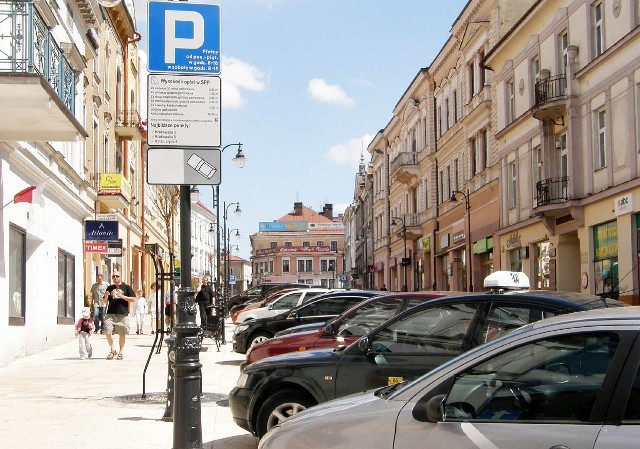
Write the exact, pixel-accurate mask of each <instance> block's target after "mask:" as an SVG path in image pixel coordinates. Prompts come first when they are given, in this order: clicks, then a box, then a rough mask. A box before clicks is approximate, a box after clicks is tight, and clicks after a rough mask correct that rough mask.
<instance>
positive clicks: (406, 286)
mask: <svg viewBox="0 0 640 449" xmlns="http://www.w3.org/2000/svg"><path fill="white" fill-rule="evenodd" d="M396 220H400V221H401V222H402V240H404V257H403V258H402V267H403V271H404V285H403V286H402V291H407V290H408V289H409V284H408V283H407V265H409V263H410V262H409V260H408V259H407V226H406V225H405V223H404V218H401V217H391V226H397V225H398V224H397V223H396Z"/></svg>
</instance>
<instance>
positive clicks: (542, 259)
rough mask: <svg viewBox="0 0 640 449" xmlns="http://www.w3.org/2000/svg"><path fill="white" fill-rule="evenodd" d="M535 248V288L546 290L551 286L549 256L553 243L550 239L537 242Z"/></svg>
mask: <svg viewBox="0 0 640 449" xmlns="http://www.w3.org/2000/svg"><path fill="white" fill-rule="evenodd" d="M534 248H535V251H536V264H535V267H534V269H535V278H536V286H535V288H536V289H538V290H546V289H549V287H550V282H549V274H550V273H551V269H550V261H551V257H550V256H549V249H550V248H551V243H549V242H548V241H547V242H539V243H536V245H535V246H534Z"/></svg>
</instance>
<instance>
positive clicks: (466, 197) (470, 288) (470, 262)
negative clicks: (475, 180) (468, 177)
mask: <svg viewBox="0 0 640 449" xmlns="http://www.w3.org/2000/svg"><path fill="white" fill-rule="evenodd" d="M457 194H460V195H462V196H463V197H464V207H465V209H466V211H467V232H466V235H465V239H466V241H467V267H468V269H469V282H468V283H467V291H469V292H472V291H473V258H472V257H471V205H470V204H469V196H470V194H469V189H467V192H466V193H465V192H461V191H460V190H454V191H453V192H451V199H450V200H449V201H450V202H451V204H454V205H455V204H457V203H458V199H457V198H456V195H457Z"/></svg>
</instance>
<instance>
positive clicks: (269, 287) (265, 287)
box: [227, 282, 312, 314]
mask: <svg viewBox="0 0 640 449" xmlns="http://www.w3.org/2000/svg"><path fill="white" fill-rule="evenodd" d="M289 287H296V288H308V287H312V286H311V285H309V284H301V283H295V282H277V283H276V282H274V283H265V284H260V285H256V286H255V287H251V288H249V289H247V290H245V291H244V292H242V293H240V294H238V295H234V296H232V297H231V298H229V300H228V301H227V310H228V311H229V313H230V314H231V313H233V312H235V310H234V307H236V306H238V305H240V304H245V303H248V302H255V301H259V300H262V299H264V298H266V297H267V296H269V295H270V294H271V293H274V292H276V291H278V290H281V289H283V288H289Z"/></svg>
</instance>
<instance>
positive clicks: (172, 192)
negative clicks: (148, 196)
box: [152, 185, 180, 254]
mask: <svg viewBox="0 0 640 449" xmlns="http://www.w3.org/2000/svg"><path fill="white" fill-rule="evenodd" d="M152 202H153V205H154V206H155V208H156V210H157V211H158V212H159V214H160V217H161V218H162V221H163V222H164V226H165V232H166V233H167V234H166V235H167V248H168V249H169V252H170V253H171V254H175V239H174V238H173V237H174V232H175V231H174V229H173V223H174V220H173V218H174V217H175V215H176V212H177V211H178V204H179V203H180V188H179V187H178V186H174V185H161V186H156V187H155V195H154V196H153V200H152Z"/></svg>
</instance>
